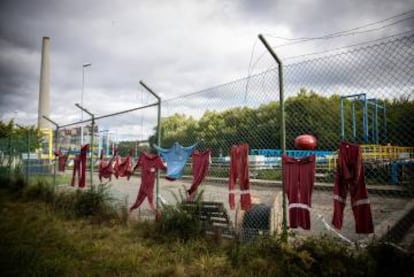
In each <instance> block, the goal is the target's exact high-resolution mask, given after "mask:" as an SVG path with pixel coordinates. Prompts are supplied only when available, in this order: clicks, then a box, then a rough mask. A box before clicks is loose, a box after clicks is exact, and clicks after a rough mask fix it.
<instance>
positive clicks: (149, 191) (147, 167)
mask: <svg viewBox="0 0 414 277" xmlns="http://www.w3.org/2000/svg"><path fill="white" fill-rule="evenodd" d="M138 167H141V172H142V173H141V186H140V188H139V191H138V195H137V199H136V200H135V203H134V205H132V207H131V208H129V211H132V210H134V209H136V208H138V207H139V206H141V204H142V202H143V201H144V200H145V198H146V197H148V202H149V204H150V206H151V208H152V209H153V210H156V208H155V206H154V182H155V175H156V172H157V170H158V169H162V170H166V169H167V168H166V167H165V165H164V163H163V162H162V160H161V157H160V156H158V155H154V154H147V153H145V152H142V153H141V155H140V156H139V159H138V161H137V164H136V165H135V167H134V170H133V171H135V169H137V168H138Z"/></svg>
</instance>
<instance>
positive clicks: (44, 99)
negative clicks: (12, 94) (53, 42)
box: [37, 37, 50, 128]
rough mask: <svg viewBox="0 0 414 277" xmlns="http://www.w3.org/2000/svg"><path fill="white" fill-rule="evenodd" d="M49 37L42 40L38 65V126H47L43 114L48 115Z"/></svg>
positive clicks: (47, 123)
mask: <svg viewBox="0 0 414 277" xmlns="http://www.w3.org/2000/svg"><path fill="white" fill-rule="evenodd" d="M49 41H50V38H49V37H43V40H42V61H41V65H40V84H39V109H38V118H37V126H38V128H49V122H48V121H47V120H46V119H44V118H43V116H44V115H45V116H47V117H48V116H49V95H50V64H49Z"/></svg>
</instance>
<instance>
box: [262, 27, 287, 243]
mask: <svg viewBox="0 0 414 277" xmlns="http://www.w3.org/2000/svg"><path fill="white" fill-rule="evenodd" d="M258 37H259V39H260V41H261V42H262V43H263V45H264V46H265V47H266V49H267V51H269V53H270V55H271V56H272V57H273V59H274V60H275V61H276V63H277V65H278V72H279V105H280V145H281V149H282V155H283V154H285V152H286V132H285V131H286V125H285V103H284V87H283V64H282V61H281V60H280V59H279V57H278V56H277V55H276V53H275V52H274V51H273V49H272V47H270V45H269V44H268V43H267V41H266V39H265V38H264V37H263V35H262V34H259V36H258ZM280 164H281V168H282V191H283V196H282V200H283V208H282V209H283V219H282V225H283V226H282V227H283V231H282V241H285V242H287V215H286V190H285V185H286V184H285V183H284V180H283V179H284V178H283V177H284V176H283V175H284V174H283V161H282V159H281V163H280Z"/></svg>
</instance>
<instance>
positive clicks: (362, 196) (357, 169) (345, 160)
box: [332, 141, 374, 234]
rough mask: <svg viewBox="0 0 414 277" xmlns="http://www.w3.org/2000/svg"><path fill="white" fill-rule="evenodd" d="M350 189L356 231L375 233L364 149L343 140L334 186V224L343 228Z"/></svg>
mask: <svg viewBox="0 0 414 277" xmlns="http://www.w3.org/2000/svg"><path fill="white" fill-rule="evenodd" d="M348 190H349V192H350V194H351V205H352V211H353V213H354V218H355V231H356V233H364V234H368V233H373V232H374V225H373V222H372V215H371V206H370V203H369V200H368V191H367V188H366V186H365V175H364V164H363V163H362V149H361V147H360V146H359V145H358V144H351V143H348V142H345V141H343V142H341V144H340V146H339V155H338V161H337V165H336V174H335V187H334V213H333V218H332V224H333V225H334V226H335V227H336V228H337V229H341V228H342V220H343V217H344V208H345V203H346V195H347V193H348Z"/></svg>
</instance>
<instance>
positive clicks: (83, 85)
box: [80, 63, 92, 146]
mask: <svg viewBox="0 0 414 277" xmlns="http://www.w3.org/2000/svg"><path fill="white" fill-rule="evenodd" d="M88 66H92V64H91V63H85V64H83V65H82V90H81V103H80V105H81V106H82V107H83V92H84V90H85V67H88ZM81 121H83V110H81ZM82 145H83V126H81V146H82Z"/></svg>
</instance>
